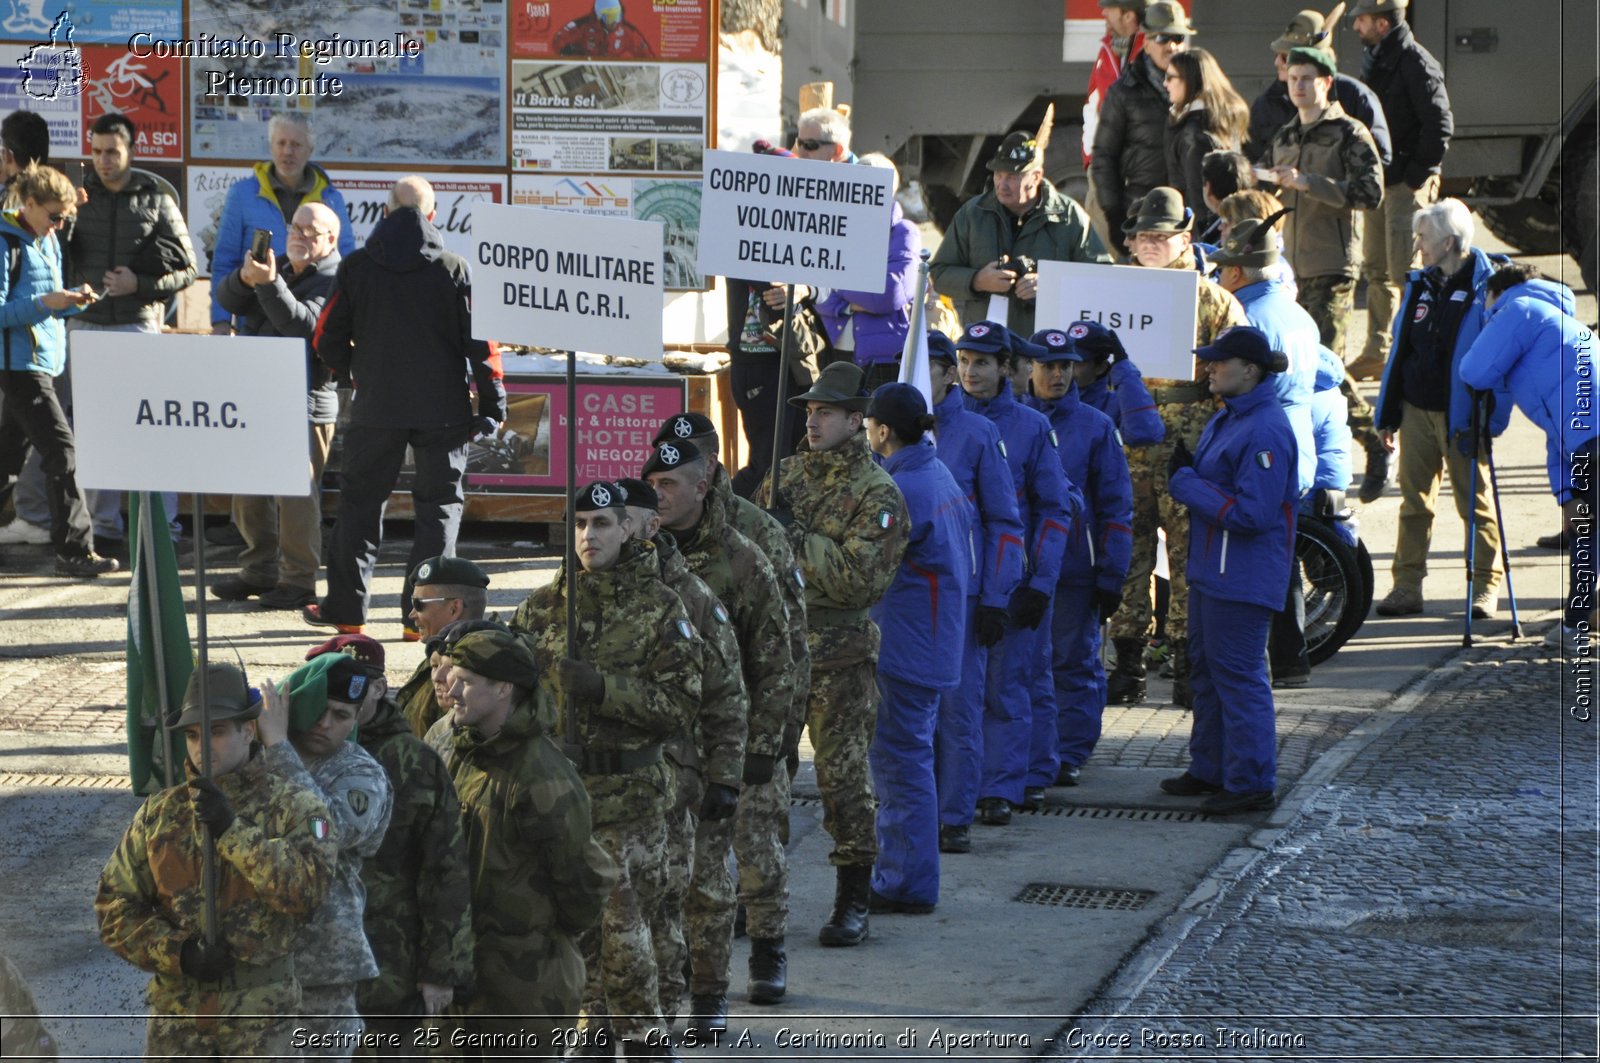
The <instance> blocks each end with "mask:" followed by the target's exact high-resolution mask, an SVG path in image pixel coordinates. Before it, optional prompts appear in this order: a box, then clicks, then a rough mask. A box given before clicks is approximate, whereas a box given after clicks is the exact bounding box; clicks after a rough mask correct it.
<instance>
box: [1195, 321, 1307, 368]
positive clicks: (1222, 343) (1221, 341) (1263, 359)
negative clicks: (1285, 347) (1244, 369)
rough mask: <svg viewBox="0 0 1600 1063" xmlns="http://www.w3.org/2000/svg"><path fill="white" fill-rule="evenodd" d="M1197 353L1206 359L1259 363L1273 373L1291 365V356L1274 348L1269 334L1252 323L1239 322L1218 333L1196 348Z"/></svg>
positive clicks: (1200, 357) (1211, 360)
mask: <svg viewBox="0 0 1600 1063" xmlns="http://www.w3.org/2000/svg"><path fill="white" fill-rule="evenodd" d="M1194 353H1195V357H1197V358H1199V359H1200V360H1201V361H1202V362H1225V361H1227V360H1228V359H1229V358H1238V359H1239V360H1240V361H1244V362H1251V363H1253V364H1255V365H1259V366H1260V367H1261V368H1262V369H1265V370H1266V371H1267V372H1269V373H1281V372H1283V371H1284V370H1285V369H1288V368H1289V357H1288V355H1286V354H1284V353H1283V352H1282V351H1275V350H1273V349H1272V344H1271V343H1269V342H1268V341H1267V334H1266V333H1265V332H1262V331H1261V330H1260V329H1258V328H1251V327H1250V326H1249V325H1235V326H1234V327H1233V328H1230V329H1223V330H1222V331H1221V332H1219V333H1217V338H1216V339H1214V340H1212V341H1211V343H1209V344H1208V345H1206V346H1204V347H1196V348H1195V351H1194Z"/></svg>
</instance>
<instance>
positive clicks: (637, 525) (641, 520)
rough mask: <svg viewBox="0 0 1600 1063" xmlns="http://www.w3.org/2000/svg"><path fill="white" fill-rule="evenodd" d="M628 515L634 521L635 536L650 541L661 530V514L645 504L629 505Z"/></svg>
mask: <svg viewBox="0 0 1600 1063" xmlns="http://www.w3.org/2000/svg"><path fill="white" fill-rule="evenodd" d="M628 517H629V519H631V520H632V521H633V537H634V538H635V539H643V540H644V541H645V542H649V541H650V540H651V539H654V538H655V537H656V532H658V531H660V530H661V514H659V513H657V512H656V511H655V510H653V509H645V508H644V507H643V506H629V507H628Z"/></svg>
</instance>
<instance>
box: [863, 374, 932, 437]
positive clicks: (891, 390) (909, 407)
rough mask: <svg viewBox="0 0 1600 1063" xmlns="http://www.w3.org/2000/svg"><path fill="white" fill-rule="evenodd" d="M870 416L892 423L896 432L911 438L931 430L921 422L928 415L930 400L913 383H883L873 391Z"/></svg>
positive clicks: (890, 425)
mask: <svg viewBox="0 0 1600 1063" xmlns="http://www.w3.org/2000/svg"><path fill="white" fill-rule="evenodd" d="M867 416H868V417H870V418H872V419H873V420H874V421H877V422H878V423H879V424H886V425H888V426H889V427H890V428H891V429H892V430H893V431H894V434H895V435H897V436H899V437H900V438H901V439H904V440H906V441H908V442H912V441H915V440H918V439H921V438H922V433H923V432H925V431H927V429H926V428H924V427H923V426H922V424H921V423H919V422H920V421H921V420H922V418H924V417H926V416H928V400H927V399H926V398H924V397H923V394H922V392H920V391H918V390H917V389H916V388H914V387H912V386H911V385H910V384H883V385H881V386H880V387H879V388H878V390H877V391H874V392H873V393H872V401H871V402H870V403H869V404H868V405H867Z"/></svg>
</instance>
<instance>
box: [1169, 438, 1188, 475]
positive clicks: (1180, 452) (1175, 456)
mask: <svg viewBox="0 0 1600 1063" xmlns="http://www.w3.org/2000/svg"><path fill="white" fill-rule="evenodd" d="M1193 465H1194V455H1193V454H1190V453H1189V448H1188V446H1187V445H1186V444H1185V443H1184V442H1183V440H1181V439H1180V440H1178V441H1177V442H1176V443H1174V444H1172V456H1171V457H1170V458H1168V459H1167V479H1169V480H1170V479H1172V475H1173V474H1174V473H1176V472H1177V471H1178V470H1179V469H1187V468H1191V467H1192V466H1193Z"/></svg>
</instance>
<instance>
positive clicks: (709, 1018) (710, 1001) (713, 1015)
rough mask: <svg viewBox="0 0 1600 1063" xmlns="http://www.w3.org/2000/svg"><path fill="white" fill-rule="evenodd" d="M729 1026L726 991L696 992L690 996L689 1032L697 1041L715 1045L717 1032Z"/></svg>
mask: <svg viewBox="0 0 1600 1063" xmlns="http://www.w3.org/2000/svg"><path fill="white" fill-rule="evenodd" d="M727 1028H728V995H727V994H726V993H695V994H694V995H692V996H691V997H690V998H689V1025H688V1027H687V1032H689V1033H691V1034H693V1035H694V1038H695V1043H697V1044H702V1045H713V1044H716V1043H717V1034H719V1033H721V1032H722V1031H724V1030H726V1029H727Z"/></svg>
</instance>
